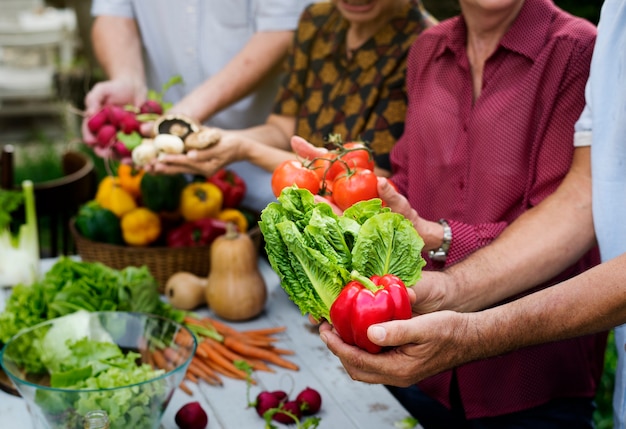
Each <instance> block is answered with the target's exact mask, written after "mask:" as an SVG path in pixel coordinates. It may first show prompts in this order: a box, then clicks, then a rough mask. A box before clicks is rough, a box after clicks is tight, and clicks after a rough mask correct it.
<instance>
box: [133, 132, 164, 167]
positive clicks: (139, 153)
mask: <svg viewBox="0 0 626 429" xmlns="http://www.w3.org/2000/svg"><path fill="white" fill-rule="evenodd" d="M157 152H158V151H157V148H156V146H155V145H154V141H153V140H152V139H143V140H142V142H141V144H140V145H139V146H137V147H135V148H134V149H133V151H132V153H131V157H132V159H133V163H134V164H135V165H136V166H138V167H141V166H143V165H146V164H149V163H150V162H151V161H152V160H154V159H156V157H157Z"/></svg>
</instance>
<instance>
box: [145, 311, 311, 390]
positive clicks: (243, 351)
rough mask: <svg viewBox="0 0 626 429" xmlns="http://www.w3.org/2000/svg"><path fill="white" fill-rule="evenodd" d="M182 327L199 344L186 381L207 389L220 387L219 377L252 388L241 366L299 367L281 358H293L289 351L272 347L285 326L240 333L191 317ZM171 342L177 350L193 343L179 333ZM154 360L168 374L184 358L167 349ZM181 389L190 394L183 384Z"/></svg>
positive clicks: (226, 326)
mask: <svg viewBox="0 0 626 429" xmlns="http://www.w3.org/2000/svg"><path fill="white" fill-rule="evenodd" d="M184 323H185V325H186V326H187V327H188V328H189V329H190V330H191V331H192V332H193V333H194V334H195V335H196V339H197V341H198V347H197V348H196V353H195V355H194V356H193V358H192V360H191V363H190V364H189V368H188V369H187V373H186V374H185V381H190V382H192V383H198V382H199V381H200V380H203V381H205V382H206V383H208V384H210V385H213V386H221V385H222V384H223V383H222V377H230V378H235V379H241V380H248V381H249V382H250V383H252V384H255V383H256V382H255V380H254V379H251V378H250V377H249V375H248V372H247V371H246V370H244V369H243V368H241V364H240V363H241V362H242V363H243V364H244V365H245V366H246V367H247V368H250V369H252V370H256V371H268V372H274V369H273V368H272V367H271V366H270V365H276V366H279V367H281V368H286V369H290V370H293V371H298V370H299V367H298V365H296V364H295V363H293V362H291V361H289V360H288V359H286V358H285V357H284V355H292V354H294V352H293V351H292V350H288V349H282V348H278V347H275V342H276V341H278V338H276V337H275V336H274V335H275V334H279V333H281V332H284V331H285V330H286V327H285V326H277V327H272V328H266V329H256V330H247V331H243V330H237V329H235V328H233V327H231V326H229V325H227V324H225V323H223V322H220V321H219V320H216V319H213V318H209V317H204V318H201V319H198V318H195V317H191V316H187V317H186V318H185V320H184ZM174 341H175V343H176V344H178V345H180V346H188V345H190V344H191V342H192V341H193V340H192V338H191V336H190V335H189V333H188V332H187V331H182V330H181V331H179V332H178V333H177V334H176V338H175V339H174ZM153 360H154V363H155V364H156V366H157V367H159V368H162V369H166V370H168V369H171V368H174V367H175V366H176V364H178V363H181V362H182V361H183V360H184V357H183V356H181V355H180V353H179V352H178V351H177V350H176V349H175V348H173V347H168V348H165V349H164V350H163V351H156V353H155V352H153ZM180 387H181V389H182V390H183V391H185V392H186V393H188V394H190V395H191V394H192V392H191V390H190V389H189V388H188V386H187V385H186V384H185V382H184V381H183V382H182V383H181V385H180Z"/></svg>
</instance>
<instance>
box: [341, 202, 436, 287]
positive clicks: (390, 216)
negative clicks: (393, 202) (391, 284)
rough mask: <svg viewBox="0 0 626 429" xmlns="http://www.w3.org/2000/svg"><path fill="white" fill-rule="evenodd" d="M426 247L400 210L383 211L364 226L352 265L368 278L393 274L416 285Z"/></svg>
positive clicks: (404, 281) (353, 255)
mask: <svg viewBox="0 0 626 429" xmlns="http://www.w3.org/2000/svg"><path fill="white" fill-rule="evenodd" d="M423 247H424V240H423V239H422V237H420V236H419V234H418V233H417V231H416V230H415V228H413V224H412V223H411V222H410V221H409V220H408V219H406V218H405V217H404V216H402V215H400V214H398V213H380V214H377V215H375V216H372V217H371V218H369V219H368V220H366V221H365V222H364V223H363V225H362V226H361V230H360V232H359V236H358V238H357V240H356V242H355V244H354V248H353V249H352V268H353V269H355V270H357V271H358V272H359V273H361V274H363V275H365V276H367V277H371V276H373V275H375V274H376V275H379V276H383V275H385V274H388V273H391V274H394V275H396V276H398V277H400V279H402V281H403V283H404V284H405V285H406V286H413V285H414V284H415V283H417V281H418V280H419V279H420V278H421V275H422V268H423V267H424V265H426V261H425V260H424V258H422V255H421V250H422V248H423Z"/></svg>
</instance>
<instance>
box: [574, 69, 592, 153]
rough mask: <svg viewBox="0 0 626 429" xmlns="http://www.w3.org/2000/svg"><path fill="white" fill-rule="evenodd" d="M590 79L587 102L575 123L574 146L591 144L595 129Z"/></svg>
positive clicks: (587, 86) (586, 95)
mask: <svg viewBox="0 0 626 429" xmlns="http://www.w3.org/2000/svg"><path fill="white" fill-rule="evenodd" d="M590 86H591V85H590V81H587V85H586V86H585V99H586V100H587V103H586V104H585V108H584V109H583V112H582V113H581V114H580V117H579V118H578V121H576V124H575V125H574V147H583V146H591V136H592V131H593V120H592V117H591V103H590V101H591V97H590V91H591V90H590Z"/></svg>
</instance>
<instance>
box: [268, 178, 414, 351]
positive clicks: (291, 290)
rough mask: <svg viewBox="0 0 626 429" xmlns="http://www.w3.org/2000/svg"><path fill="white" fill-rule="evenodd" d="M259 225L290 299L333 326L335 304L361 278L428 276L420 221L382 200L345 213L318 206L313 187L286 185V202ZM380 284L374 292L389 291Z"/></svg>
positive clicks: (281, 198)
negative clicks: (423, 272)
mask: <svg viewBox="0 0 626 429" xmlns="http://www.w3.org/2000/svg"><path fill="white" fill-rule="evenodd" d="M259 226H260V228H261V232H262V233H263V237H264V239H265V248H266V252H267V255H268V259H269V262H270V264H271V266H272V268H273V269H274V270H275V271H276V272H277V273H278V275H279V277H280V280H281V286H282V287H283V289H284V290H285V291H286V292H287V294H288V295H289V298H290V299H291V300H292V301H293V302H294V303H295V304H296V305H297V306H298V307H299V309H300V311H301V312H302V313H303V314H307V313H308V314H310V315H311V316H312V317H314V318H315V319H318V320H321V319H326V320H328V321H330V322H331V323H333V320H331V319H332V318H331V307H332V306H333V303H335V301H336V299H337V297H338V296H339V295H340V293H341V292H342V290H343V289H344V286H346V285H347V284H348V283H349V282H350V281H351V280H353V279H354V278H355V276H357V277H358V276H361V277H360V278H363V277H365V278H371V277H372V276H380V277H383V276H385V275H387V274H393V275H394V276H396V277H397V278H398V279H400V280H401V283H403V284H404V285H405V286H407V287H408V286H412V285H414V284H415V283H416V282H417V281H418V280H419V279H420V277H421V270H422V268H423V267H424V265H425V264H426V262H425V261H424V259H423V257H422V255H421V250H422V247H423V246H424V241H423V240H422V238H421V237H420V236H419V234H418V233H417V231H416V230H415V228H414V227H413V224H412V223H411V222H410V221H409V220H408V219H406V218H405V217H404V216H402V215H401V214H398V213H392V212H391V210H390V209H389V208H386V207H383V206H382V202H381V201H380V200H379V199H372V200H367V201H362V202H359V203H356V204H355V205H353V206H351V207H350V208H348V209H347V210H346V211H345V212H344V213H343V215H341V216H337V215H336V214H334V213H333V211H332V209H331V207H330V206H329V205H328V204H326V203H316V202H315V200H314V196H313V194H311V192H309V191H308V190H305V189H298V188H296V187H291V188H285V189H284V190H283V191H282V193H281V195H280V196H279V197H278V202H275V203H270V204H269V205H268V206H267V207H266V208H265V209H264V210H263V212H262V213H261V222H259ZM376 289H380V290H378V291H376V292H375V291H368V292H369V293H371V294H376V295H378V294H380V295H381V296H382V295H384V294H386V293H388V292H384V291H382V289H384V287H383V286H376ZM381 291H382V292H381ZM403 292H404V293H406V290H404V291H403ZM334 313H337V312H334ZM399 314H404V315H406V311H404V312H403V311H400V313H399ZM337 317H339V316H335V318H337ZM344 317H345V318H350V315H349V314H344ZM390 317H393V318H397V316H393V314H391V316H390ZM409 317H410V313H409ZM350 321H351V322H355V321H354V320H352V319H351V320H350ZM378 321H380V320H378ZM343 322H345V320H343V321H342V323H343ZM370 324H371V323H370ZM367 326H369V325H367ZM367 326H364V325H363V324H359V326H353V329H357V330H363V329H365V330H366V329H367ZM342 338H343V336H342ZM344 340H346V338H344ZM357 345H358V344H357Z"/></svg>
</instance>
